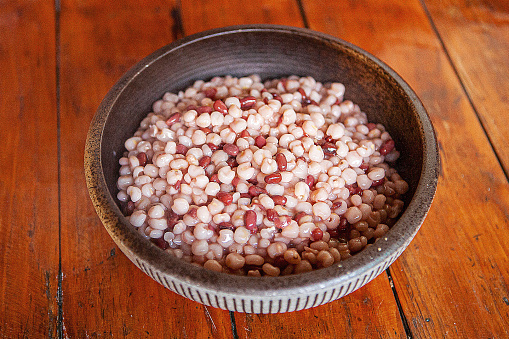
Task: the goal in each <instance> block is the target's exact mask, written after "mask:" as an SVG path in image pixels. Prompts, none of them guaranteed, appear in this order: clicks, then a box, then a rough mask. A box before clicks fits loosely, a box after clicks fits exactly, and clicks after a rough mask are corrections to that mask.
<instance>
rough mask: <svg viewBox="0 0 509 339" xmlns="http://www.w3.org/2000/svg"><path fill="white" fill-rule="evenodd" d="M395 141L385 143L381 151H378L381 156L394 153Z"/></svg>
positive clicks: (390, 140)
mask: <svg viewBox="0 0 509 339" xmlns="http://www.w3.org/2000/svg"><path fill="white" fill-rule="evenodd" d="M394 146H395V144H394V140H392V139H389V140H387V141H385V142H384V143H383V144H382V146H380V149H379V150H378V151H379V152H380V154H381V155H387V154H389V153H391V152H392V150H393V149H394Z"/></svg>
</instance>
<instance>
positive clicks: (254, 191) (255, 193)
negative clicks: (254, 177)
mask: <svg viewBox="0 0 509 339" xmlns="http://www.w3.org/2000/svg"><path fill="white" fill-rule="evenodd" d="M262 193H267V191H266V190H265V189H263V188H261V187H258V186H254V185H253V186H250V187H249V194H250V195H251V196H252V197H256V196H259V195H260V194H262Z"/></svg>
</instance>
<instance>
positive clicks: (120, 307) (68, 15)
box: [60, 0, 231, 338]
mask: <svg viewBox="0 0 509 339" xmlns="http://www.w3.org/2000/svg"><path fill="white" fill-rule="evenodd" d="M172 6H174V4H173V2H171V1H170V2H168V1H152V2H150V4H148V3H146V2H142V1H134V0H133V1H122V2H118V3H117V2H108V3H105V2H103V1H94V0H90V1H72V0H69V1H62V9H61V26H60V27H61V55H62V57H61V70H62V71H61V88H62V90H61V114H62V123H61V127H62V225H63V227H62V270H63V274H64V276H63V282H62V289H63V326H64V329H65V335H66V336H68V337H71V338H84V337H88V336H109V337H114V338H119V337H129V338H142V337H161V338H168V337H182V338H203V337H213V336H214V337H226V338H228V337H231V327H230V317H229V314H228V312H225V311H217V310H214V309H210V308H205V307H203V306H201V305H200V304H197V303H195V302H191V301H189V300H187V299H185V298H183V297H180V296H178V295H176V294H174V293H172V292H170V291H169V290H167V289H165V288H164V287H162V286H161V285H159V284H157V283H156V282H155V281H153V280H152V279H151V278H149V277H148V276H147V275H145V274H144V273H142V272H141V271H140V270H139V269H137V268H136V267H135V266H134V265H133V264H132V263H131V262H130V261H129V260H128V259H127V258H126V257H125V256H124V255H123V254H122V253H121V252H120V251H119V249H118V248H117V247H116V245H115V244H114V243H113V241H112V240H111V239H110V237H109V236H108V234H107V233H106V231H105V230H104V228H103V227H102V225H101V222H100V221H99V218H98V217H97V216H96V213H95V211H94V208H93V206H92V204H91V203H90V199H89V197H88V193H87V189H86V187H85V181H84V180H83V150H84V143H85V138H86V133H87V129H88V125H89V123H90V121H91V119H92V116H93V114H94V113H95V110H96V109H97V107H98V105H99V103H100V102H101V100H102V98H103V97H104V95H105V94H106V92H107V91H108V89H109V88H110V87H111V86H112V85H113V84H114V83H115V81H117V80H118V78H120V76H121V75H122V74H123V73H124V72H125V71H126V70H127V69H128V68H129V67H130V66H132V65H134V64H135V63H136V62H137V61H139V60H141V59H142V58H143V57H144V56H146V55H148V54H150V53H151V52H152V51H154V50H156V49H157V48H160V47H162V46H164V45H165V44H167V43H169V42H171V40H172V39H173V35H174V32H175V34H177V33H178V29H175V28H176V27H177V26H176V25H175V22H174V21H173V19H172V10H174V7H172ZM173 13H176V11H175V10H174V11H173ZM223 324H225V325H224V326H223Z"/></svg>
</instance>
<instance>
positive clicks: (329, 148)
mask: <svg viewBox="0 0 509 339" xmlns="http://www.w3.org/2000/svg"><path fill="white" fill-rule="evenodd" d="M322 149H323V153H325V154H328V155H335V154H336V151H337V147H336V145H334V144H332V143H330V142H326V143H325V144H323V145H322Z"/></svg>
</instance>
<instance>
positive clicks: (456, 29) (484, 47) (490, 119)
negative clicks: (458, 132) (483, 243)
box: [425, 0, 509, 173]
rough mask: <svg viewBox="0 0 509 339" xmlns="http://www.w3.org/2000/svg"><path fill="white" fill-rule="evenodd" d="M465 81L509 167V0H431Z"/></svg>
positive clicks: (434, 15) (508, 169)
mask: <svg viewBox="0 0 509 339" xmlns="http://www.w3.org/2000/svg"><path fill="white" fill-rule="evenodd" d="M425 4H426V6H427V8H428V10H429V12H430V14H431V17H432V19H433V22H434V23H435V25H436V27H437V29H438V32H439V34H440V36H441V38H442V39H443V41H444V44H445V46H446V47H447V51H448V52H449V55H450V57H451V58H452V60H453V62H454V64H455V66H456V70H457V71H458V73H459V75H460V78H461V80H462V83H463V85H464V86H465V88H466V90H467V91H468V94H469V96H470V98H471V99H472V101H473V104H474V106H475V109H476V110H477V112H478V114H479V116H480V119H481V121H482V123H483V125H484V126H485V128H486V130H487V132H488V134H489V136H490V138H491V141H492V143H493V146H494V148H495V150H496V152H497V153H498V155H499V157H500V160H501V162H502V164H503V166H504V168H505V169H506V173H509V147H507V145H508V144H509V128H507V121H508V119H509V96H508V93H509V82H508V81H507V80H506V79H507V78H508V77H509V59H508V55H509V23H508V21H507V13H509V2H507V1H505V0H490V1H481V0H476V1H465V0H447V1H437V0H427V1H425Z"/></svg>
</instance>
